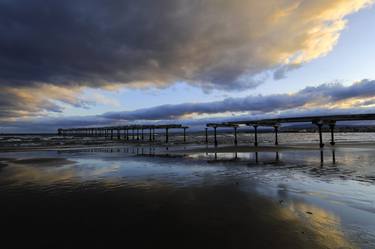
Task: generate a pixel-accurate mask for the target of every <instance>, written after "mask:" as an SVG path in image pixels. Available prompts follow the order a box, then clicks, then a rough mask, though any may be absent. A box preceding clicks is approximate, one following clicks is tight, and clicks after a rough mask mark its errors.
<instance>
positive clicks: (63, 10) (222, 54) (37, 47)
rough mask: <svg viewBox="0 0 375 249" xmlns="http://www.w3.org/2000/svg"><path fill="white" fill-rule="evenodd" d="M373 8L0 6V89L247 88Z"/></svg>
mask: <svg viewBox="0 0 375 249" xmlns="http://www.w3.org/2000/svg"><path fill="white" fill-rule="evenodd" d="M371 2H372V1H371V0H359V1H358V0H356V1H346V2H345V1H339V2H337V3H332V1H328V0H322V1H319V2H316V3H308V2H306V3H305V2H303V3H301V2H300V1H299V0H283V1H279V0H270V1H267V2H264V3H263V2H260V1H257V0H232V1H227V0H205V1H202V0H158V1H153V0H123V1H118V0H106V1H102V0H64V1H46V0H28V1H21V0H0V38H1V39H0V82H1V84H2V85H4V84H7V85H10V86H14V85H15V84H16V85H30V84H32V83H33V82H42V83H49V84H60V85H64V86H67V85H88V86H103V85H105V84H114V83H138V84H139V82H143V83H150V84H154V85H165V84H169V83H172V82H173V81H175V80H185V81H188V82H194V83H196V84H200V85H202V86H204V87H215V88H225V89H236V88H240V87H253V86H254V84H255V85H256V84H258V83H259V82H257V81H253V80H251V79H249V77H250V78H251V76H254V75H255V74H259V73H261V72H263V71H265V70H269V69H272V68H274V67H277V66H280V65H286V66H285V67H281V68H283V69H282V71H285V70H288V69H290V68H293V67H296V66H298V65H299V64H301V63H303V62H306V61H309V60H312V59H314V58H316V57H319V56H321V55H322V54H325V53H327V52H329V50H331V48H332V45H333V44H334V43H335V42H336V41H337V37H338V34H339V32H340V31H341V30H342V29H343V25H342V22H339V21H340V20H342V18H343V17H344V16H345V15H347V14H350V13H352V12H354V11H357V10H358V9H360V8H362V7H364V6H367V5H368V4H369V3H371ZM333 10H334V11H333ZM331 12H332V13H331ZM322 13H324V14H325V13H331V14H330V15H327V16H326V15H323V14H322ZM295 20H300V22H296V21H295ZM302 20H306V21H305V22H303V21H302ZM328 21H331V24H330V26H329V27H325V26H324V24H325V23H326V22H328ZM336 26H337V27H336ZM313 29H314V30H315V29H316V30H318V31H316V32H315V33H314V34H311V32H308V31H309V30H313ZM320 33H321V35H320ZM317 41H319V42H317ZM308 44H311V47H309V46H308ZM304 52H305V55H304ZM296 53H298V55H299V56H296ZM293 56H294V57H293ZM293 58H294V60H293ZM286 61H289V62H286ZM285 63H286V64H285ZM289 63H291V64H289ZM288 65H289V66H288ZM284 73H285V72H284ZM282 74H283V73H281V72H280V71H279V72H278V73H277V74H276V78H278V77H281V75H282Z"/></svg>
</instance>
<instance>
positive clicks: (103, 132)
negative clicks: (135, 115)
mask: <svg viewBox="0 0 375 249" xmlns="http://www.w3.org/2000/svg"><path fill="white" fill-rule="evenodd" d="M188 128H189V127H188V126H182V125H181V124H165V125H125V126H107V127H86V128H70V129H61V128H60V129H58V130H57V131H58V135H59V136H79V137H109V138H110V139H111V140H113V139H114V138H117V139H118V140H121V139H123V140H126V141H139V142H144V141H149V142H153V141H155V131H157V130H164V131H165V133H164V134H165V143H168V142H169V130H170V129H182V130H183V139H184V142H186V130H187V129H188Z"/></svg>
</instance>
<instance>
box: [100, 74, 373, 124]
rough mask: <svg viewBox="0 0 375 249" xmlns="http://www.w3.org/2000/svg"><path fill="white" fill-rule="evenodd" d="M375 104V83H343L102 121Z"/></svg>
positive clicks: (120, 114)
mask: <svg viewBox="0 0 375 249" xmlns="http://www.w3.org/2000/svg"><path fill="white" fill-rule="evenodd" d="M374 101H375V81H368V80H363V81H361V82H358V83H355V84H353V85H351V86H344V85H342V84H339V83H334V84H323V85H320V86H318V87H306V88H304V89H302V90H301V91H298V92H296V93H292V94H272V95H266V96H263V95H256V96H248V97H244V98H227V99H224V100H222V101H214V102H207V103H184V104H178V105H162V106H156V107H153V108H146V109H140V110H135V111H130V112H115V113H106V114H103V115H102V117H105V118H108V119H115V120H123V121H133V120H160V119H181V118H183V117H184V116H189V117H191V115H202V114H217V113H228V112H230V113H236V112H239V113H244V112H246V113H249V114H261V113H270V112H279V111H285V110H289V109H296V108H298V109H309V108H310V109H311V108H326V109H336V108H345V107H347V108H352V107H369V106H371V105H374Z"/></svg>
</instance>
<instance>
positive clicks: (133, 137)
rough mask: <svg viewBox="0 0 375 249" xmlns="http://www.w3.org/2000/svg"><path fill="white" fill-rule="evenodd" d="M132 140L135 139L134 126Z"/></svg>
mask: <svg viewBox="0 0 375 249" xmlns="http://www.w3.org/2000/svg"><path fill="white" fill-rule="evenodd" d="M132 140H133V141H134V140H135V129H134V128H133V129H132Z"/></svg>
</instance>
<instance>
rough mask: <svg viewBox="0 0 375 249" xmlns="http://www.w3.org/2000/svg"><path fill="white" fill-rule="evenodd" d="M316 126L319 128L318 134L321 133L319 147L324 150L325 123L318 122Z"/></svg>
mask: <svg viewBox="0 0 375 249" xmlns="http://www.w3.org/2000/svg"><path fill="white" fill-rule="evenodd" d="M316 125H317V126H318V132H319V147H320V148H323V147H324V143H323V135H322V127H323V123H322V122H317V123H316Z"/></svg>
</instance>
